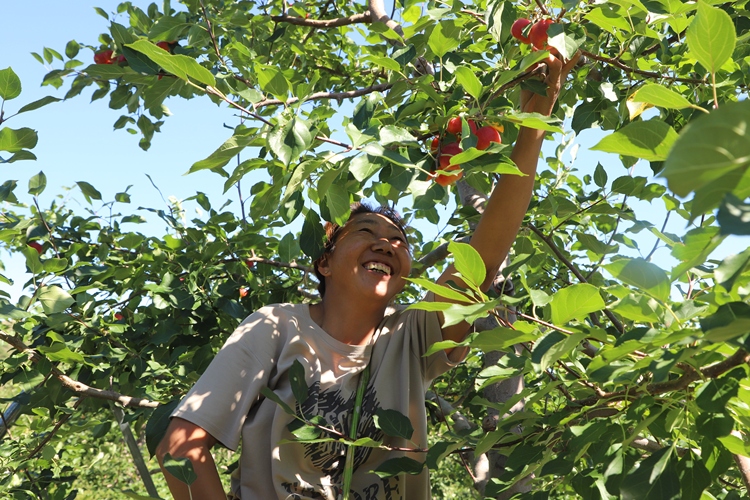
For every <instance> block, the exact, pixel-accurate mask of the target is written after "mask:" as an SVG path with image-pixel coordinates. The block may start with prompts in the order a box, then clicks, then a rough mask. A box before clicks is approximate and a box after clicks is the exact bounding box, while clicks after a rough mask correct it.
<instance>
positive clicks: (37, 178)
mask: <svg viewBox="0 0 750 500" xmlns="http://www.w3.org/2000/svg"><path fill="white" fill-rule="evenodd" d="M45 187H47V176H46V175H44V172H39V173H38V174H36V175H34V176H32V177H31V179H29V194H30V195H32V196H36V195H38V194H41V193H42V191H44V188H45Z"/></svg>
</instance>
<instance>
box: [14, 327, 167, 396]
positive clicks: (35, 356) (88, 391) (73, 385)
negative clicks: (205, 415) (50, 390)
mask: <svg viewBox="0 0 750 500" xmlns="http://www.w3.org/2000/svg"><path fill="white" fill-rule="evenodd" d="M0 340H3V341H5V342H7V343H8V344H10V345H11V346H13V347H14V348H15V349H16V350H17V351H19V352H25V353H26V354H27V355H28V356H29V359H30V360H31V361H32V362H34V363H39V362H40V361H42V360H43V359H46V358H45V357H44V356H42V355H41V354H39V353H38V352H37V351H35V350H34V349H32V348H30V347H29V346H27V345H26V344H24V343H23V341H22V340H21V339H19V338H17V337H14V336H13V335H8V334H7V333H4V332H0ZM50 371H51V372H52V374H53V375H54V376H55V378H57V380H59V381H60V383H62V385H63V386H64V387H66V388H67V389H70V390H71V391H73V392H76V393H78V394H81V395H83V396H91V397H94V398H99V399H107V400H110V401H114V402H116V403H120V404H121V405H123V406H132V407H137V408H156V407H157V406H159V403H157V402H155V401H149V400H148V399H142V398H134V397H132V396H126V395H124V394H120V393H119V392H115V391H103V390H101V389H97V388H95V387H90V386H88V385H86V384H84V383H82V382H78V381H77V380H73V379H72V378H70V377H68V376H67V375H65V374H64V373H63V372H61V371H60V369H58V368H57V367H55V366H53V367H52V369H51V370H50Z"/></svg>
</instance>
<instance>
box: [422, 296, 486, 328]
mask: <svg viewBox="0 0 750 500" xmlns="http://www.w3.org/2000/svg"><path fill="white" fill-rule="evenodd" d="M419 304H429V302H427V303H425V302H420V303H419ZM433 304H441V303H433ZM495 307H497V303H496V302H480V303H478V304H469V305H463V304H448V307H447V308H445V309H439V308H438V309H435V310H442V312H443V317H444V318H445V322H444V323H443V327H448V326H453V325H457V324H459V323H461V322H462V321H466V322H467V323H469V324H471V323H473V322H474V321H476V320H477V319H479V318H483V317H485V316H487V311H491V310H492V309H494V308H495ZM422 308H423V307H416V306H415V307H414V309H422ZM427 310H429V309H427Z"/></svg>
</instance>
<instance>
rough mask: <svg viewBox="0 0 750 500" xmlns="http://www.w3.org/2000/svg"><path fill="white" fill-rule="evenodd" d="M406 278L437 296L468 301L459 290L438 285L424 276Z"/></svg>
mask: <svg viewBox="0 0 750 500" xmlns="http://www.w3.org/2000/svg"><path fill="white" fill-rule="evenodd" d="M406 280H407V281H411V282H412V283H414V284H415V285H417V286H421V287H422V288H424V289H425V290H427V291H429V292H432V293H434V294H435V295H437V296H439V297H443V298H446V299H450V300H455V301H457V302H464V303H465V302H469V298H468V297H466V295H464V294H462V293H461V292H459V291H457V290H454V289H453V288H450V287H448V286H445V285H439V284H437V283H435V282H434V281H432V280H429V279H425V278H406Z"/></svg>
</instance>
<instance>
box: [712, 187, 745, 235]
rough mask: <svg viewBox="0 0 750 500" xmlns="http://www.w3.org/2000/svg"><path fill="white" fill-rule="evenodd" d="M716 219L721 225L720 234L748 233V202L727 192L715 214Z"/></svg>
mask: <svg viewBox="0 0 750 500" xmlns="http://www.w3.org/2000/svg"><path fill="white" fill-rule="evenodd" d="M716 220H717V221H718V222H719V226H721V234H737V235H740V236H747V235H750V203H744V202H742V201H740V200H739V199H738V198H737V197H736V196H734V195H732V194H727V195H726V196H725V197H724V200H723V201H722V203H721V206H720V207H719V212H718V213H717V214H716Z"/></svg>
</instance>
